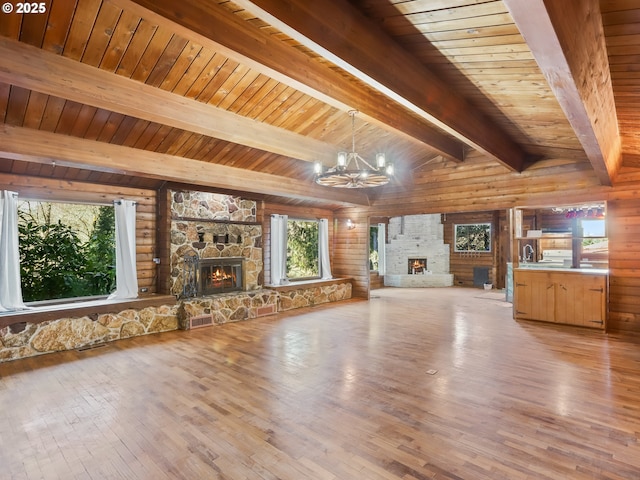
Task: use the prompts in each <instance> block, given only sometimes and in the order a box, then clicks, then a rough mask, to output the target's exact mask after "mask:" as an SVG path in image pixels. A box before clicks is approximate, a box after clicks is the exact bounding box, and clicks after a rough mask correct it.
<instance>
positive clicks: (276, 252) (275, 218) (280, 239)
mask: <svg viewBox="0 0 640 480" xmlns="http://www.w3.org/2000/svg"><path fill="white" fill-rule="evenodd" d="M288 221H289V217H288V216H287V215H271V285H284V284H286V283H288V279H287V222H288Z"/></svg>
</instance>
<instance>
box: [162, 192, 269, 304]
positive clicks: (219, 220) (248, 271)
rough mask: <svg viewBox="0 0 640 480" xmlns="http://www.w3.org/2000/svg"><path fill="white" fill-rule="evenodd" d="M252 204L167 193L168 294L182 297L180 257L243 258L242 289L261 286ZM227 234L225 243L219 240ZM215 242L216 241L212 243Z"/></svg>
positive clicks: (219, 197)
mask: <svg viewBox="0 0 640 480" xmlns="http://www.w3.org/2000/svg"><path fill="white" fill-rule="evenodd" d="M256 208H257V207H256V202H255V201H253V200H243V199H241V198H239V197H233V196H230V195H221V194H216V193H206V192H190V191H173V192H171V216H172V221H171V258H170V262H171V293H172V294H173V295H176V296H180V295H182V288H183V280H182V274H183V264H184V257H185V255H188V254H193V253H197V254H198V256H199V257H200V258H218V257H243V258H244V259H245V262H244V265H245V270H244V275H245V279H244V280H245V285H246V290H248V291H251V290H257V289H259V288H260V286H261V284H262V278H263V274H262V269H263V262H262V226H261V225H258V224H256ZM226 235H228V238H229V241H228V242H224V241H220V237H224V236H226ZM216 240H217V241H216Z"/></svg>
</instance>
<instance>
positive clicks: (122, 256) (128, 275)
mask: <svg viewBox="0 0 640 480" xmlns="http://www.w3.org/2000/svg"><path fill="white" fill-rule="evenodd" d="M114 209H115V212H114V213H115V217H116V291H115V292H113V293H112V294H111V295H110V296H109V298H112V299H125V298H136V297H137V296H138V273H137V271H136V203H135V202H133V201H131V200H119V201H117V202H115V204H114Z"/></svg>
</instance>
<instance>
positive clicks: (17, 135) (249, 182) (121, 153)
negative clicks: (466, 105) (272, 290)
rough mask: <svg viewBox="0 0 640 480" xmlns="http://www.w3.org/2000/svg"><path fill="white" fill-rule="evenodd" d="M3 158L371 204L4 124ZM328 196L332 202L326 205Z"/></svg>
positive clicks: (356, 195) (0, 134) (289, 182)
mask: <svg viewBox="0 0 640 480" xmlns="http://www.w3.org/2000/svg"><path fill="white" fill-rule="evenodd" d="M0 158H6V159H10V160H22V161H27V162H33V163H40V164H48V165H51V164H54V165H55V166H56V167H58V166H60V167H74V168H82V169H90V170H94V171H100V172H109V173H117V174H121V175H135V176H140V177H147V178H156V179H160V180H166V181H170V182H183V183H187V184H190V185H197V186H205V187H214V188H221V189H225V190H236V191H239V192H249V193H258V194H261V195H276V196H286V197H288V198H297V199H301V200H312V201H318V200H321V201H325V202H326V201H330V202H331V203H338V204H342V205H369V199H368V197H367V195H366V194H365V193H364V192H363V191H360V190H359V191H354V190H348V191H347V190H342V189H335V188H334V189H331V192H330V193H331V194H330V195H329V194H328V192H327V189H326V188H325V187H320V186H318V185H315V184H313V183H311V182H300V181H299V180H296V179H293V178H287V177H281V176H277V175H270V174H267V173H261V172H252V171H247V170H243V169H240V168H235V167H228V166H226V165H217V164H213V163H208V162H202V161H199V160H191V159H188V158H182V157H176V156H173V155H166V154H161V153H156V152H150V151H147V150H139V149H133V148H129V147H124V146H121V145H113V144H110V143H101V142H95V141H93V140H85V139H82V138H76V137H70V136H67V135H59V134H56V133H51V132H45V131H41V130H33V129H29V128H23V127H13V126H9V125H6V124H3V125H0ZM329 196H330V200H327V198H328V197H329Z"/></svg>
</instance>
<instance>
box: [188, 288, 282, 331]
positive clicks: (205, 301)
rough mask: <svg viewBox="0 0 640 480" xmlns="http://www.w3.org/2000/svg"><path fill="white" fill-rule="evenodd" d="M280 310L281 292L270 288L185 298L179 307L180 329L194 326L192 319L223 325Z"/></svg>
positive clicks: (208, 323)
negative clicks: (279, 297) (279, 294)
mask: <svg viewBox="0 0 640 480" xmlns="http://www.w3.org/2000/svg"><path fill="white" fill-rule="evenodd" d="M277 312H278V294H277V293H276V292H274V291H271V290H266V289H265V290H258V291H254V292H239V293H227V294H221V295H211V296H209V297H197V298H189V299H184V300H182V301H181V302H180V306H179V307H178V324H179V326H180V328H181V329H183V330H189V329H190V328H191V319H192V318H197V319H198V320H200V323H201V324H203V325H212V324H213V325H220V324H222V323H228V322H239V321H241V320H249V319H252V318H258V317H263V316H265V315H271V314H274V313H277Z"/></svg>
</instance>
